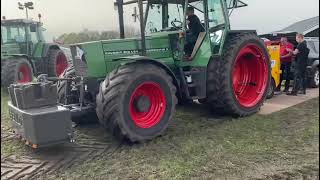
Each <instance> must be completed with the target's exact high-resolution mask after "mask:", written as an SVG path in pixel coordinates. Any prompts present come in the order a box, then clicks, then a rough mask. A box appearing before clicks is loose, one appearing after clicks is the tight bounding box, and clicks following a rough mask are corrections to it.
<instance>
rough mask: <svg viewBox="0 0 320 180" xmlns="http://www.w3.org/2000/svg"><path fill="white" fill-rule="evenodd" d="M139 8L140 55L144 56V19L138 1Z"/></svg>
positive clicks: (139, 0)
mask: <svg viewBox="0 0 320 180" xmlns="http://www.w3.org/2000/svg"><path fill="white" fill-rule="evenodd" d="M138 6H139V18H140V31H141V55H142V56H145V55H146V36H145V31H144V19H143V1H142V0H138Z"/></svg>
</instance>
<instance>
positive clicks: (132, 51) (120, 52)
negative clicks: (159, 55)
mask: <svg viewBox="0 0 320 180" xmlns="http://www.w3.org/2000/svg"><path fill="white" fill-rule="evenodd" d="M165 51H169V48H152V49H147V50H146V52H165ZM104 54H105V55H117V54H139V50H120V51H104Z"/></svg>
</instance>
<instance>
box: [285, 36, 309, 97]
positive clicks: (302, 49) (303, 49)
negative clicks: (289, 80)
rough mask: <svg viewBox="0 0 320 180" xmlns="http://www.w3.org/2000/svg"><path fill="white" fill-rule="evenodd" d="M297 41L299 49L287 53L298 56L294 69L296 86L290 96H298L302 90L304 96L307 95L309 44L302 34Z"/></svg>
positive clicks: (297, 37) (294, 85)
mask: <svg viewBox="0 0 320 180" xmlns="http://www.w3.org/2000/svg"><path fill="white" fill-rule="evenodd" d="M296 41H297V43H298V46H297V48H296V49H295V50H294V51H292V50H290V49H287V51H291V52H292V53H293V55H295V56H296V59H295V68H294V71H295V72H294V84H293V89H292V91H291V92H290V93H288V95H291V96H296V95H297V94H298V91H299V90H300V89H302V94H306V89H307V73H306V71H307V60H308V55H309V52H310V50H309V49H308V47H307V43H306V41H305V40H304V36H303V35H302V34H297V35H296Z"/></svg>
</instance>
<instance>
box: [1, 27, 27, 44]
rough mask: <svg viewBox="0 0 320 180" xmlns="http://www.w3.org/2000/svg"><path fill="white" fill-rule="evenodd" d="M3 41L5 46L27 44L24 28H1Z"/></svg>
mask: <svg viewBox="0 0 320 180" xmlns="http://www.w3.org/2000/svg"><path fill="white" fill-rule="evenodd" d="M1 39H2V41H1V42H2V43H3V44H6V43H22V42H26V31H25V28H24V26H20V25H16V26H1Z"/></svg>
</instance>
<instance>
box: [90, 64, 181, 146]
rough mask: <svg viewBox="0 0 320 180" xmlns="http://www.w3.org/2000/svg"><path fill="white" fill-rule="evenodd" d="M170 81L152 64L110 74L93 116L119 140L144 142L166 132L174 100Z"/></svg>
mask: <svg viewBox="0 0 320 180" xmlns="http://www.w3.org/2000/svg"><path fill="white" fill-rule="evenodd" d="M175 94H176V88H175V86H174V85H173V82H172V78H171V77H170V76H169V75H168V74H167V73H166V72H165V71H164V70H163V69H161V68H160V67H157V66H155V65H152V64H128V65H123V66H121V67H119V68H118V69H115V70H114V71H112V72H111V73H109V74H108V75H107V77H106V79H105V80H104V81H103V82H102V83H101V85H100V91H99V94H98V95H97V98H96V100H97V103H96V104H97V108H96V112H97V115H98V117H99V120H100V123H101V124H102V125H103V126H104V127H105V128H107V129H108V130H109V131H110V132H111V133H112V134H113V135H114V136H116V137H117V138H119V139H128V140H129V141H131V142H143V141H146V140H150V139H153V138H155V137H157V136H159V135H161V134H163V132H164V131H165V129H166V128H167V126H168V124H169V122H170V121H171V120H172V117H173V114H174V111H175V106H176V104H177V98H176V96H175Z"/></svg>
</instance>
